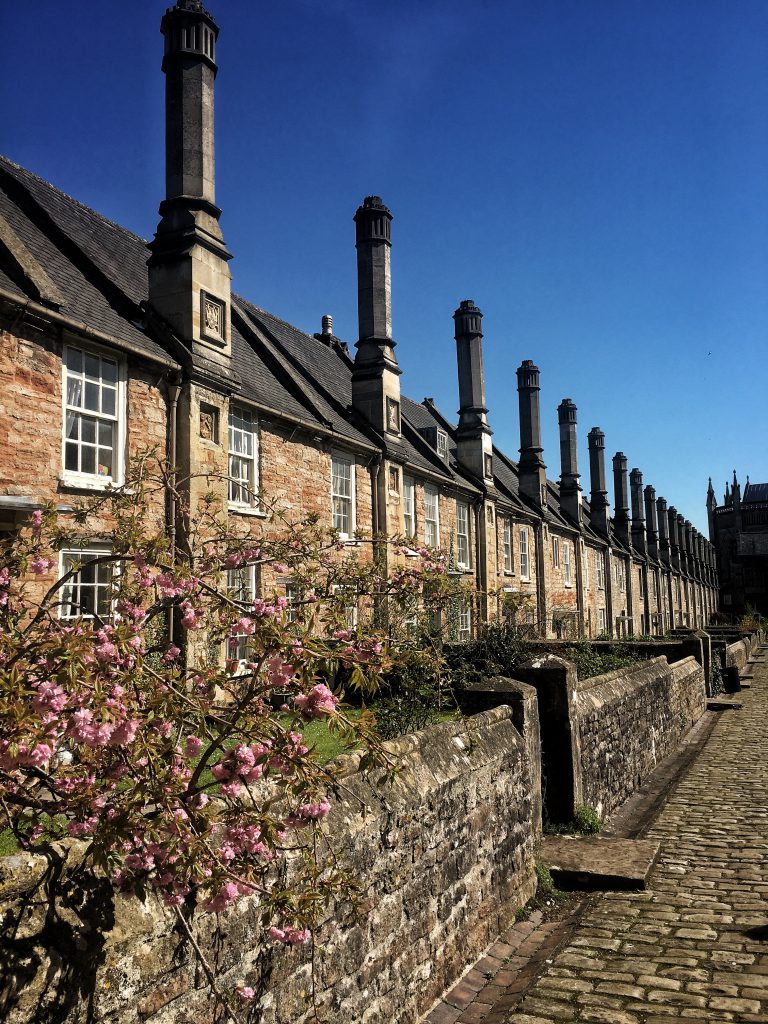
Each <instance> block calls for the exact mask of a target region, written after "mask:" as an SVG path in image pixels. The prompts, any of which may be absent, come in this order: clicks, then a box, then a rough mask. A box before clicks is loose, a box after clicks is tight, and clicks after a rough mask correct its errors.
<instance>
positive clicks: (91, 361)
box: [85, 352, 101, 380]
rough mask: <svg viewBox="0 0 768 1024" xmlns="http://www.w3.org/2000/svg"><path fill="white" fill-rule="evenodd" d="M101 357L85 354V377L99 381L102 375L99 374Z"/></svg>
mask: <svg viewBox="0 0 768 1024" xmlns="http://www.w3.org/2000/svg"><path fill="white" fill-rule="evenodd" d="M99 361H100V360H99V357H98V356H93V355H91V354H90V352H86V353H85V375H86V377H91V378H92V379H93V380H99V379H100V378H101V374H100V373H99Z"/></svg>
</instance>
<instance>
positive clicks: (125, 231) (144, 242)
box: [0, 153, 148, 245]
mask: <svg viewBox="0 0 768 1024" xmlns="http://www.w3.org/2000/svg"><path fill="white" fill-rule="evenodd" d="M0 163H3V164H6V165H7V166H8V167H12V168H13V169H14V170H16V171H21V172H22V173H23V174H28V175H29V176H30V178H34V179H35V181H38V182H39V183H40V184H41V185H44V186H45V187H46V188H48V189H50V190H51V191H52V192H55V193H56V194H57V195H60V196H61V197H62V198H63V199H66V200H67V202H70V203H73V204H74V205H75V206H77V207H79V208H80V209H81V210H84V211H85V212H86V213H88V214H91V215H92V216H94V217H98V218H99V220H101V221H103V222H104V223H105V224H109V226H110V227H112V228H116V229H117V230H118V231H120V232H121V233H122V234H124V235H128V236H129V237H130V238H132V239H134V240H135V241H137V242H141V244H142V245H147V242H148V240H147V239H146V238H142V237H141V235H137V234H136V232H135V231H131V229H130V228H126V227H124V226H123V225H122V224H118V222H117V221H116V220H111V219H110V218H109V217H107V216H105V215H104V214H103V213H99V211H98V210H95V209H94V208H93V207H92V206H88V205H87V204H86V203H81V202H80V200H79V199H75V197H74V196H71V195H70V194H69V193H68V192H65V191H64V190H63V189H60V188H57V187H56V186H55V185H54V184H53V183H52V182H50V181H47V180H46V179H45V178H41V177H40V175H39V174H35V172H34V171H30V169H29V168H28V167H24V165H23V164H18V163H16V161H15V160H11V158H10V157H8V156H5V155H4V154H3V153H0Z"/></svg>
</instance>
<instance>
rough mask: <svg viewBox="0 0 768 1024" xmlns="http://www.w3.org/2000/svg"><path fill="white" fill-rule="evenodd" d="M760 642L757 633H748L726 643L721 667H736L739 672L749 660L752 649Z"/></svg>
mask: <svg viewBox="0 0 768 1024" xmlns="http://www.w3.org/2000/svg"><path fill="white" fill-rule="evenodd" d="M759 643H760V634H759V633H749V634H747V635H745V636H743V637H742V638H741V639H740V640H736V641H734V643H732V644H727V645H726V648H725V664H724V665H723V668H737V669H738V670H739V671H740V672H741V670H742V669H743V668H744V666H745V665H746V664H747V662H748V661H749V658H750V656H751V654H752V651H754V650H755V648H756V647H757V645H758V644H759Z"/></svg>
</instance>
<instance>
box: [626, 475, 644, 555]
mask: <svg viewBox="0 0 768 1024" xmlns="http://www.w3.org/2000/svg"><path fill="white" fill-rule="evenodd" d="M629 486H630V489H631V493H632V546H633V547H634V548H635V550H636V551H639V552H640V554H641V555H645V554H646V553H647V548H646V543H645V505H644V503H643V474H642V473H641V472H640V470H639V469H637V468H635V469H633V470H632V472H631V473H630V474H629Z"/></svg>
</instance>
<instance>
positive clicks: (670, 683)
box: [574, 657, 706, 818]
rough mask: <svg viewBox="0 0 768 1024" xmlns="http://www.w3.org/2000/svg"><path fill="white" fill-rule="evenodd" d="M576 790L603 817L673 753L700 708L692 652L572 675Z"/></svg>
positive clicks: (701, 688) (700, 678)
mask: <svg viewBox="0 0 768 1024" xmlns="http://www.w3.org/2000/svg"><path fill="white" fill-rule="evenodd" d="M574 696H575V704H576V716H575V717H576V724H577V728H578V733H579V747H580V760H581V797H582V800H583V802H584V803H585V804H587V805H589V806H590V807H594V808H595V810H596V811H597V812H598V814H599V815H600V817H601V818H605V817H606V816H607V815H609V814H610V813H611V812H612V811H614V810H615V809H616V808H617V807H619V806H621V804H622V803H623V802H624V801H625V800H626V799H627V798H628V797H629V796H631V795H632V793H633V792H634V791H635V790H636V789H637V788H638V787H640V786H642V785H643V783H644V782H645V781H646V780H647V779H648V778H649V776H650V775H651V773H652V772H653V770H654V768H655V767H656V765H657V763H658V762H659V761H661V760H662V759H663V758H665V757H666V756H667V755H668V754H670V753H672V752H673V751H674V750H675V749H676V747H677V746H678V745H679V743H680V741H681V739H682V738H683V736H684V735H685V733H686V732H687V731H688V730H689V729H690V728H691V726H692V725H694V724H695V723H696V722H697V721H698V719H699V718H700V717H701V715H702V714H703V713H704V710H705V708H706V690H705V679H704V671H703V669H702V667H701V665H700V664H699V663H698V662H697V661H696V659H695V658H693V657H689V658H686V659H685V660H683V661H678V662H676V663H675V664H673V665H670V664H669V663H668V662H667V659H666V658H664V657H661V658H654V659H653V660H652V661H649V662H646V663H645V664H643V665H639V666H632V667H630V668H625V669H620V670H618V671H616V672H608V673H606V674H605V675H601V676H595V677H593V678H592V679H584V680H580V681H579V682H577V684H576V687H575V693H574Z"/></svg>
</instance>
